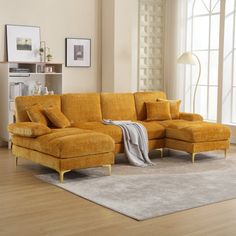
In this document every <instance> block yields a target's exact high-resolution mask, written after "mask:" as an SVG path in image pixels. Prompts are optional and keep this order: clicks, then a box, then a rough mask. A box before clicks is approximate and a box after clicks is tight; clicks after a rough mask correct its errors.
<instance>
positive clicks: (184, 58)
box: [177, 52, 198, 65]
mask: <svg viewBox="0 0 236 236" xmlns="http://www.w3.org/2000/svg"><path fill="white" fill-rule="evenodd" d="M177 62H178V63H179V64H190V65H196V64H197V63H198V62H197V58H196V56H195V55H194V54H193V53H191V52H185V53H183V54H182V55H181V56H180V57H179V58H178V59H177Z"/></svg>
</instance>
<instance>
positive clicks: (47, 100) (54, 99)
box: [15, 95, 61, 122]
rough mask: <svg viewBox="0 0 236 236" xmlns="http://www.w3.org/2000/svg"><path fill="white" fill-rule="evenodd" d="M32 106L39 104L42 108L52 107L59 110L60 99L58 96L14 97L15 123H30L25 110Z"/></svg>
mask: <svg viewBox="0 0 236 236" xmlns="http://www.w3.org/2000/svg"><path fill="white" fill-rule="evenodd" d="M34 104H40V105H41V106H42V107H43V108H47V107H51V106H54V107H57V108H58V109H61V97H60V95H47V96H20V97H16V99H15V106H16V122H25V121H30V119H29V117H28V115H27V112H26V109H27V107H30V106H32V105H34Z"/></svg>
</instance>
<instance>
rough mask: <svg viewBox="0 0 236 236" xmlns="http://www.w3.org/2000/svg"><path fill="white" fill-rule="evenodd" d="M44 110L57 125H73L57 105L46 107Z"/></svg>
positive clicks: (64, 126)
mask: <svg viewBox="0 0 236 236" xmlns="http://www.w3.org/2000/svg"><path fill="white" fill-rule="evenodd" d="M44 112H45V114H46V116H47V118H48V119H49V120H50V121H51V122H52V124H53V125H54V126H55V127H57V128H66V127H69V126H71V124H70V121H69V120H68V119H67V117H66V116H65V115H64V114H63V113H62V112H61V111H60V110H59V109H58V108H57V107H49V108H45V109H44Z"/></svg>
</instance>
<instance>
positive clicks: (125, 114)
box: [101, 93, 137, 120]
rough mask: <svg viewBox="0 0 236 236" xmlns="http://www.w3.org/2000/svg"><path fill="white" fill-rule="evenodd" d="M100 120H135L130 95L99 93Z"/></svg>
mask: <svg viewBox="0 0 236 236" xmlns="http://www.w3.org/2000/svg"><path fill="white" fill-rule="evenodd" d="M101 106H102V118H103V119H112V120H137V116H136V110H135V102H134V95H133V94H132V93H101Z"/></svg>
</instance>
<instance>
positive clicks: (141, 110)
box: [134, 91, 166, 120]
mask: <svg viewBox="0 0 236 236" xmlns="http://www.w3.org/2000/svg"><path fill="white" fill-rule="evenodd" d="M158 98H162V99H166V94H165V93H164V92H162V91H157V92H137V93H134V99H135V107H136V113H137V119H138V120H146V119H147V112H146V104H145V102H156V100H157V99H158Z"/></svg>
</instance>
